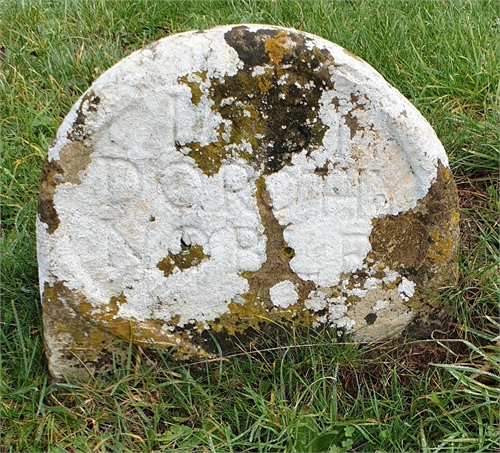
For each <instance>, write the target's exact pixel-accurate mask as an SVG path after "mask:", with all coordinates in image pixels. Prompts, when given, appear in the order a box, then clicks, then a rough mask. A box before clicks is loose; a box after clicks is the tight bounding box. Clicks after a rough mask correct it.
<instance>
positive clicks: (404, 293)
mask: <svg viewBox="0 0 500 453" xmlns="http://www.w3.org/2000/svg"><path fill="white" fill-rule="evenodd" d="M398 291H399V294H400V297H401V299H403V300H405V301H408V300H410V299H411V298H412V296H413V294H415V283H413V282H412V281H411V280H408V279H407V278H406V277H403V278H402V279H401V283H400V284H399V285H398Z"/></svg>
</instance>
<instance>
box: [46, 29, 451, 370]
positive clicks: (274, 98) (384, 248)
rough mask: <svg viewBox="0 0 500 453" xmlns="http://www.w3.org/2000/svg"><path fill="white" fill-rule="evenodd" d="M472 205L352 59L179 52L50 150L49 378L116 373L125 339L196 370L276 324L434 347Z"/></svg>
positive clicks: (116, 80) (165, 56)
mask: <svg viewBox="0 0 500 453" xmlns="http://www.w3.org/2000/svg"><path fill="white" fill-rule="evenodd" d="M457 205H458V203H457V195H456V188H455V185H454V182H453V179H452V176H451V173H450V170H449V168H448V161H447V157H446V153H445V151H444V149H443V147H442V145H441V143H440V142H439V140H438V139H437V137H436V134H435V133H434V131H433V130H432V128H431V127H430V125H429V124H428V123H427V122H426V121H425V120H424V118H423V117H422V116H421V115H420V114H419V113H418V111H417V110H416V109H415V108H414V107H413V106H412V105H411V104H410V103H409V102H408V101H407V100H406V99H405V98H404V97H403V96H402V95H401V94H400V93H399V92H398V91H397V90H395V89H394V88H393V87H391V86H390V85H388V84H387V82H386V81H385V80H384V79H383V78H382V77H381V76H380V75H379V74H378V73H377V72H376V71H375V70H374V69H373V68H371V67H370V66H369V65H368V64H367V63H365V62H363V61H362V60H360V59H359V58H357V57H355V56H354V55H352V54H350V53H349V52H347V51H346V50H344V49H343V48H341V47H339V46H337V45H335V44H332V43H330V42H328V41H325V40H324V39H321V38H319V37H316V36H313V35H309V34H305V33H300V32H297V31H295V30H290V29H284V28H278V27H271V26H261V25H241V26H227V27H218V28H215V29H211V30H207V31H200V32H189V33H183V34H178V35H173V36H170V37H167V38H164V39H162V40H160V41H158V42H155V43H153V44H151V45H149V46H147V47H145V48H144V49H142V50H140V51H138V52H135V53H133V54H132V55H130V56H129V57H127V58H126V59H124V60H122V61H121V62H119V63H118V64H117V65H116V66H114V67H113V68H111V69H110V70H108V71H107V72H106V73H104V74H103V75H102V76H101V77H99V79H98V80H97V81H96V82H95V83H94V84H93V85H92V86H91V87H90V89H89V90H88V91H87V92H86V93H85V94H84V95H83V96H82V97H81V98H80V99H79V101H78V102H77V103H76V104H75V106H74V107H73V109H72V110H71V111H70V113H69V114H68V116H67V117H66V119H65V120H64V123H63V124H62V126H61V127H60V129H59V131H58V133H57V137H56V139H55V140H54V142H53V144H52V145H51V147H50V149H49V154H48V158H47V162H46V164H45V168H44V173H43V179H42V183H41V188H40V205H39V215H38V218H37V244H38V259H39V269H40V271H39V272H40V290H41V297H42V304H43V319H44V329H45V341H46V349H47V354H48V358H49V366H50V370H51V373H52V374H53V375H54V376H55V377H61V376H62V375H71V374H74V375H77V376H82V377H83V376H86V375H88V374H89V373H94V372H100V371H106V370H107V369H109V367H110V363H111V359H112V355H113V354H119V347H118V342H117V340H125V341H130V340H132V341H133V342H134V343H135V344H137V345H140V346H142V347H148V346H151V345H152V344H153V343H154V347H155V348H159V349H161V350H163V349H168V348H173V352H172V355H173V357H174V358H177V359H199V358H200V357H201V358H203V357H210V356H211V354H212V353H213V352H214V351H216V349H215V348H214V345H213V343H212V341H211V338H212V337H213V338H216V339H218V340H219V341H220V342H221V344H225V343H224V342H225V340H227V339H231V338H232V337H233V336H237V337H238V338H239V341H241V342H243V343H244V342H245V341H246V339H248V338H250V332H254V333H255V332H257V333H258V332H259V331H264V330H266V329H268V328H270V327H271V328H272V326H274V325H277V324H281V325H284V326H285V327H286V326H288V327H291V326H296V325H306V326H309V325H312V326H314V327H318V328H323V327H324V326H327V327H330V328H332V329H338V330H339V332H341V331H345V332H347V333H352V334H353V336H354V338H355V339H357V340H361V341H363V340H378V339H382V338H386V337H389V336H393V335H397V334H400V333H402V332H409V333H412V334H414V335H418V336H425V335H428V334H429V332H430V330H432V328H434V327H435V326H439V323H440V322H441V319H442V317H443V313H445V310H444V311H443V307H441V306H436V303H435V302H433V301H435V300H436V299H435V298H433V294H435V293H436V292H437V291H438V290H439V289H440V288H442V287H444V286H448V285H453V284H454V282H455V279H456V263H455V260H454V258H455V252H456V247H457V238H458V209H457ZM253 338H254V340H252V341H255V336H254V337H253ZM248 341H250V340H248Z"/></svg>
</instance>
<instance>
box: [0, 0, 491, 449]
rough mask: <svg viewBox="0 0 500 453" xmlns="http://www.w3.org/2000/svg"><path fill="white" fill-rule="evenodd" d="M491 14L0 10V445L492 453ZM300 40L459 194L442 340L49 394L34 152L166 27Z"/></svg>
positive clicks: (186, 7)
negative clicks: (297, 32)
mask: <svg viewBox="0 0 500 453" xmlns="http://www.w3.org/2000/svg"><path fill="white" fill-rule="evenodd" d="M499 16H500V14H499V10H498V5H497V3H496V2H495V1H494V0H476V1H472V0H470V1H468V0H462V1H459V0H456V1H447V0H435V1H424V0H422V1H415V2H408V1H403V0H391V1H389V0H385V1H381V0H373V1H363V0H358V1H355V0H354V1H353V0H345V1H341V0H337V1H326V0H310V1H304V2H298V1H287V0H281V1H279V0H275V1H271V0H269V1H263V0H239V1H236V0H232V1H231V0H227V1H218V0H212V1H208V0H199V1H189V0H184V1H146V0H142V1H133V2H132V1H127V0H122V1H115V0H106V1H104V0H94V1H84V0H65V1H62V0H61V1H51V0H30V1H25V0H0V112H1V115H0V137H1V141H0V147H1V148H0V150H1V180H2V192H1V203H2V238H1V247H2V313H1V325H0V327H1V329H0V335H1V336H0V341H1V351H0V352H1V364H2V365H1V375H0V395H1V401H0V411H1V412H0V414H1V420H2V430H1V432H2V434H1V440H0V450H1V451H6V452H7V451H13V452H16V451H51V452H57V451H72V452H77V451H95V452H105V451H164V450H168V449H174V448H175V449H177V450H179V451H193V450H196V451H210V452H214V451H249V450H252V451H329V452H342V451H381V452H382V451H423V452H437V451H474V452H478V451H484V452H491V451H498V450H499V449H500V442H499V438H500V436H499V434H500V433H499V400H500V395H499V390H498V388H499V385H500V382H499V381H500V379H499V376H500V354H499V346H500V337H499V329H500V325H499V321H498V315H499V313H498V308H499V293H500V291H499V287H498V285H499V283H498V282H499V273H498V265H499V252H498V250H499V244H500V237H499V236H500V235H499V228H498V212H499V205H500V203H499V195H498V162H499V105H498V103H499V96H500V83H499V77H498V74H499V62H498V56H499V54H500V52H499V50H500V49H499V47H500V46H499V40H498V35H499V32H500V17H499ZM237 22H260V23H274V24H277V25H285V26H291V27H295V28H298V29H301V30H304V31H308V32H311V33H315V34H318V35H320V36H323V37H325V38H327V39H330V40H332V41H334V42H337V43H338V44H340V45H342V46H343V47H345V48H347V49H348V50H350V51H351V52H353V53H355V54H357V55H359V56H360V57H362V58H363V59H365V60H366V61H368V62H369V63H370V64H371V65H372V66H374V67H375V68H376V69H377V70H378V71H379V72H380V73H382V75H383V76H384V77H385V78H386V79H387V80H388V81H389V82H390V83H391V84H393V85H394V86H395V87H396V88H398V89H399V90H400V91H401V92H402V93H403V94H404V95H405V96H407V97H408V98H409V99H410V100H411V101H412V102H413V103H414V104H415V105H416V107H417V108H419V109H420V111H421V112H422V113H423V114H424V116H425V117H426V118H427V119H428V120H429V122H430V123H431V124H432V125H433V127H434V128H435V130H436V132H437V134H438V136H439V138H440V139H441V141H442V142H443V144H444V146H445V148H446V149H447V151H448V154H449V157H450V163H451V166H452V169H453V171H454V174H455V177H456V181H457V184H458V188H459V193H460V201H461V215H462V220H461V231H462V243H461V250H460V256H459V260H460V280H459V284H458V285H457V287H455V288H452V289H448V290H447V291H446V292H444V293H443V294H442V295H441V297H442V299H443V301H445V300H446V301H451V303H452V304H453V306H454V307H455V310H454V313H455V322H454V327H453V329H452V330H451V331H447V332H441V333H439V332H436V335H435V338H434V339H431V340H428V341H420V342H416V341H412V342H411V341H394V342H387V343H384V344H368V345H360V346H356V345H352V344H349V343H348V342H347V343H345V344H339V343H337V342H335V341H329V339H328V336H326V337H325V336H321V335H318V334H315V333H314V332H310V334H309V336H306V337H304V336H299V337H297V336H293V335H292V336H291V338H290V345H289V347H284V348H281V349H274V350H269V351H262V350H261V351H249V352H247V353H242V354H241V355H239V356H237V357H233V358H231V359H226V360H220V361H217V362H214V363H208V364H205V365H203V366H202V368H201V369H202V371H198V372H196V373H195V372H194V371H190V370H188V369H186V368H184V367H182V366H180V365H174V364H172V363H171V362H169V361H168V360H166V359H165V360H164V361H163V362H161V363H156V362H153V361H152V360H151V359H150V358H149V357H148V356H147V355H146V354H145V353H144V352H143V351H141V350H140V349H130V352H129V354H130V356H129V362H128V363H129V366H128V367H126V369H116V370H115V371H114V373H113V375H112V376H110V377H97V378H95V379H94V380H92V381H91V382H88V383H79V384H68V383H65V384H56V383H51V381H50V378H49V376H48V373H47V369H46V364H45V361H44V356H43V341H42V338H41V328H42V324H41V313H40V303H39V296H38V282H37V266H36V252H35V234H34V218H35V213H36V205H37V191H38V183H39V179H40V174H41V168H42V165H43V161H44V158H45V154H46V151H47V148H48V145H49V143H50V141H51V139H52V137H53V136H54V134H55V132H56V130H57V128H58V126H59V124H60V123H61V121H62V119H63V118H64V116H65V114H66V113H67V112H68V110H69V109H70V107H71V106H72V105H73V103H74V102H75V101H76V99H77V98H78V97H79V95H80V94H81V93H82V92H83V91H85V89H86V88H87V87H88V86H89V85H90V84H91V82H92V81H93V80H94V79H95V78H96V77H98V76H99V75H100V74H101V73H102V72H103V71H104V70H106V69H107V68H109V67H110V66H111V65H113V64H114V63H116V62H117V61H119V60H120V59H121V58H123V57H125V56H126V55H128V54H129V53H131V52H132V51H134V50H136V49H138V48H140V47H142V46H144V45H145V44H147V43H149V42H151V41H153V40H155V39H158V38H161V37H162V36H164V35H165V34H168V33H176V32H180V31H185V30H189V29H198V28H206V27H211V26H215V25H219V24H224V23H237Z"/></svg>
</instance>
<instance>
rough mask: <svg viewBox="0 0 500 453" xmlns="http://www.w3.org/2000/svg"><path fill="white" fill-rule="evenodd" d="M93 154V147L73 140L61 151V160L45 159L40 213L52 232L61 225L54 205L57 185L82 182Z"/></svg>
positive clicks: (40, 193)
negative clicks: (82, 176)
mask: <svg viewBox="0 0 500 453" xmlns="http://www.w3.org/2000/svg"><path fill="white" fill-rule="evenodd" d="M91 154H92V148H89V147H86V146H85V145H84V144H83V143H82V142H71V143H68V144H67V145H66V146H65V147H64V148H63V149H62V150H61V151H60V153H59V156H60V160H55V159H52V160H50V161H49V160H48V159H47V160H46V161H45V164H44V166H43V171H42V180H41V182H40V189H39V196H38V214H39V215H40V220H41V221H42V222H43V223H46V224H47V225H48V229H47V231H48V232H49V233H50V234H52V233H54V231H55V230H56V229H57V227H58V226H59V216H58V214H57V209H56V207H55V206H54V194H55V191H56V186H57V185H58V184H62V183H66V182H68V183H71V184H76V185H77V184H80V183H81V179H80V172H82V171H84V170H85V169H86V168H87V167H88V166H89V164H90V162H91V157H90V156H91Z"/></svg>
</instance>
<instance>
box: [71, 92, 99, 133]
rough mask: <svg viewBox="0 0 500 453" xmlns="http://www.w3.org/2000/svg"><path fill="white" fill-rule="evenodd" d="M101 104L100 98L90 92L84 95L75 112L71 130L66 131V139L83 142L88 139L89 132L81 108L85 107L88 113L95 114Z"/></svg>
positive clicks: (85, 117)
mask: <svg viewBox="0 0 500 453" xmlns="http://www.w3.org/2000/svg"><path fill="white" fill-rule="evenodd" d="M100 103H101V98H100V97H99V96H97V95H96V94H95V93H94V92H93V91H92V90H90V91H88V92H87V93H85V95H84V96H83V98H82V100H81V101H80V105H79V107H78V109H77V111H76V119H75V121H73V124H72V125H71V129H70V130H69V131H68V139H69V140H71V141H78V140H84V139H86V138H88V137H89V135H90V132H89V131H87V130H86V128H85V123H86V120H87V116H86V114H85V112H84V111H83V106H84V105H87V110H88V111H89V112H96V111H97V106H98V105H99V104H100Z"/></svg>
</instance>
